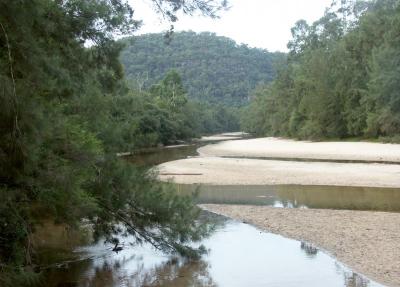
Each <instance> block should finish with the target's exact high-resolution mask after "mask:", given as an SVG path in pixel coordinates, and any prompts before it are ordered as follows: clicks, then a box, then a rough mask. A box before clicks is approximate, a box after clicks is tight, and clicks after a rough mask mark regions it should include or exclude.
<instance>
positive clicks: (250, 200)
mask: <svg viewBox="0 0 400 287" xmlns="http://www.w3.org/2000/svg"><path fill="white" fill-rule="evenodd" d="M196 148H197V146H195V145H193V146H184V147H177V148H168V149H160V150H153V151H149V152H148V153H146V154H141V155H136V156H133V157H131V158H130V160H132V161H133V162H135V163H139V164H141V165H145V166H146V165H147V166H148V165H154V164H159V163H162V162H165V161H171V160H176V159H179V158H185V157H187V156H193V155H196ZM178 189H179V190H180V191H181V192H183V193H188V192H192V191H194V190H197V189H198V187H196V186H194V185H179V186H178ZM243 191H245V192H243ZM328 191H329V192H328ZM332 191H333V194H334V195H328V194H331V192H332ZM381 192H382V190H374V189H372V188H371V189H357V188H346V187H342V188H337V187H336V188H335V187H304V186H303V187H299V186H286V187H284V186H278V187H269V186H247V187H244V186H235V187H232V186H218V187H217V186H202V187H200V193H199V197H198V201H199V203H225V204H229V203H241V204H262V205H272V206H276V207H292V208H296V207H299V208H308V207H317V208H347V209H364V210H370V209H373V210H396V211H399V205H398V203H394V202H400V201H399V199H398V197H396V196H397V195H396V193H394V192H390V189H388V191H387V192H386V193H384V195H382V194H381ZM378 194H379V196H378ZM397 194H398V193H397ZM393 197H396V201H394V200H393ZM377 199H378V200H377ZM206 216H208V217H211V218H213V219H214V221H216V222H218V224H217V226H218V227H217V229H216V231H215V232H214V233H213V234H212V235H211V236H210V237H209V238H207V239H205V240H203V242H201V243H202V244H203V245H204V246H206V248H207V249H208V253H207V254H206V255H204V256H203V258H202V259H201V260H199V261H187V260H186V259H184V258H180V257H175V256H169V255H165V254H162V253H160V252H158V251H156V250H154V249H152V248H151V247H150V246H149V245H147V244H144V245H142V246H129V242H130V241H133V240H130V238H129V237H128V238H123V239H121V240H122V241H123V242H125V243H126V246H129V247H126V248H124V249H123V250H122V251H121V252H119V253H115V252H112V251H111V246H109V245H104V244H103V243H97V244H89V245H87V246H82V247H79V248H76V249H75V251H74V256H73V260H71V262H70V263H68V264H63V265H61V266H59V267H57V268H52V269H49V270H48V271H47V272H46V276H45V277H44V281H43V285H44V286H50V287H53V286H54V287H62V286H99V287H116V286H177V287H180V286H229V287H230V286H300V287H301V286H304V287H305V286H307V287H309V286H332V287H333V286H346V287H367V286H370V287H374V286H383V285H380V284H379V283H377V282H374V281H372V280H370V279H368V278H366V277H364V276H362V275H361V274H357V273H356V272H353V271H352V270H351V269H350V268H348V267H346V266H344V265H343V264H342V263H340V262H338V261H337V260H336V259H335V258H333V257H331V256H330V255H328V254H327V253H325V252H324V251H322V250H319V249H318V248H316V247H315V246H312V245H310V244H308V243H307V242H300V241H296V240H291V239H287V238H285V237H282V236H279V235H275V234H271V233H267V232H263V231H260V230H259V229H257V228H255V227H253V226H250V225H248V224H245V223H242V222H238V221H234V220H231V219H228V218H225V217H221V216H217V215H214V214H211V213H207V214H206Z"/></svg>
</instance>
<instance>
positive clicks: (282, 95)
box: [242, 0, 400, 139]
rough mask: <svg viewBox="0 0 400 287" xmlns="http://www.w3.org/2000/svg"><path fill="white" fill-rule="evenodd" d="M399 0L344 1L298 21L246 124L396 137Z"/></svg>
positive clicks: (305, 133) (264, 129)
mask: <svg viewBox="0 0 400 287" xmlns="http://www.w3.org/2000/svg"><path fill="white" fill-rule="evenodd" d="M399 31H400V1H398V0H376V1H357V2H354V1H342V5H341V6H340V7H337V6H333V7H332V8H331V9H330V10H329V11H327V12H326V13H325V15H324V16H323V17H322V18H321V19H319V20H318V21H316V22H315V23H313V24H312V25H309V24H307V23H306V22H305V21H298V22H297V24H296V25H295V27H293V29H292V35H293V39H292V40H291V41H290V42H289V44H288V48H289V49H290V53H289V56H288V59H287V62H286V64H285V65H282V66H281V67H280V69H279V72H278V75H277V79H276V81H275V82H273V83H272V84H271V85H264V86H260V87H258V89H257V90H256V91H255V92H254V95H253V96H254V100H253V101H252V103H251V105H250V106H249V107H247V109H246V111H245V113H244V116H243V120H242V124H243V127H244V129H246V130H247V131H250V132H253V133H255V134H259V135H282V136H291V137H299V138H313V139H315V138H329V137H331V138H337V137H340V138H343V137H369V138H371V137H392V138H393V137H396V136H397V137H398V136H399V134H400V70H399V66H400V36H399Z"/></svg>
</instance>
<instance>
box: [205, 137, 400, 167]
mask: <svg viewBox="0 0 400 287" xmlns="http://www.w3.org/2000/svg"><path fill="white" fill-rule="evenodd" d="M198 151H199V154H200V155H201V156H229V157H264V158H293V159H321V160H349V161H351V160H353V161H373V162H398V163H400V144H383V143H371V142H307V141H295V140H288V139H281V138H258V139H246V140H235V141H225V142H221V143H218V144H215V145H208V146H204V147H202V148H200V149H199V150H198Z"/></svg>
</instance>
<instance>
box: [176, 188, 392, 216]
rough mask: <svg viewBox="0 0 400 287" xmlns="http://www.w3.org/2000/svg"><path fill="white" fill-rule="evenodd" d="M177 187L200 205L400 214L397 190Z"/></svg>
mask: <svg viewBox="0 0 400 287" xmlns="http://www.w3.org/2000/svg"><path fill="white" fill-rule="evenodd" d="M177 188H178V190H179V191H180V192H181V193H183V194H190V193H193V192H194V191H197V192H198V199H197V200H198V202H199V203H215V204H250V205H266V206H274V207H286V208H325V209H350V210H376V211H391V212H400V189H399V188H376V187H350V186H307V185H190V184H177Z"/></svg>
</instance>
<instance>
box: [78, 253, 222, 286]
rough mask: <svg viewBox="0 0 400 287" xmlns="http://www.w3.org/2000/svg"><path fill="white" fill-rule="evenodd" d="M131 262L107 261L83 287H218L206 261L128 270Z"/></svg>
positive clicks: (175, 262) (181, 262) (180, 262)
mask: <svg viewBox="0 0 400 287" xmlns="http://www.w3.org/2000/svg"><path fill="white" fill-rule="evenodd" d="M132 260H137V258H135V256H132V257H131V258H129V259H124V260H118V261H115V262H114V263H113V264H112V265H111V264H109V263H107V262H105V263H104V264H103V266H102V267H101V268H96V270H95V272H94V273H93V275H92V276H89V278H88V279H87V280H85V281H84V282H81V284H80V285H79V286H84V287H89V286H97V287H115V286H127V287H139V286H149V287H150V286H152V287H156V286H165V287H169V286H171V287H172V286H176V287H184V286H210V287H211V286H216V284H215V283H214V282H213V280H212V278H211V277H210V275H209V273H208V264H207V263H206V262H204V261H189V260H182V259H176V258H174V259H171V260H168V261H167V262H164V263H162V264H159V265H157V266H155V267H153V268H145V267H144V264H143V262H138V263H137V268H133V270H134V271H133V270H129V269H125V268H124V267H125V266H127V265H129V264H128V263H129V261H132Z"/></svg>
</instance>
